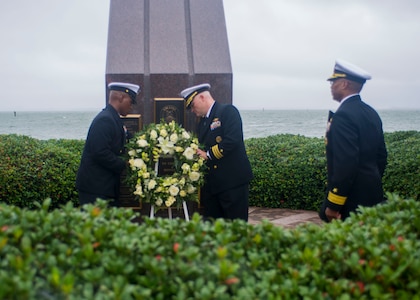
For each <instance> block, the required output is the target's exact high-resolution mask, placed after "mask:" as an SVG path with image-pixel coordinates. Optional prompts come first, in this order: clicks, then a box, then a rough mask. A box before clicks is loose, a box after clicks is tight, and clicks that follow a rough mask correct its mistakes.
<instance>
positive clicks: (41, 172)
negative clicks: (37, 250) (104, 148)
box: [0, 134, 84, 208]
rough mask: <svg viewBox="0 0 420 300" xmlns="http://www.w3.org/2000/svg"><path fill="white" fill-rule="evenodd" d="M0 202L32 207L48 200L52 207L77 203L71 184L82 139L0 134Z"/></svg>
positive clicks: (73, 186)
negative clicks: (52, 138) (49, 199)
mask: <svg viewBox="0 0 420 300" xmlns="http://www.w3.org/2000/svg"><path fill="white" fill-rule="evenodd" d="M0 145H1V147H0V157H1V160H0V202H5V203H8V204H14V205H17V206H20V207H29V208H33V207H34V203H35V202H36V201H38V202H42V201H43V200H44V199H46V198H51V199H52V207H59V206H60V205H63V204H65V203H67V202H68V201H72V202H74V203H75V204H77V203H78V201H79V200H78V194H77V190H76V186H75V179H76V172H77V169H78V168H79V163H80V158H81V153H82V150H83V146H84V141H83V140H64V139H61V140H47V141H45V140H37V139H34V138H31V137H28V136H22V135H15V134H11V135H0Z"/></svg>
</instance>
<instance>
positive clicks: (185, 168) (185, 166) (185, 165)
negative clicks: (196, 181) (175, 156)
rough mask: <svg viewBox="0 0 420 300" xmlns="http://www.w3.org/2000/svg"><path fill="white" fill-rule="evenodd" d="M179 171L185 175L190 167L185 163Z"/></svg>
mask: <svg viewBox="0 0 420 300" xmlns="http://www.w3.org/2000/svg"><path fill="white" fill-rule="evenodd" d="M181 169H182V173H183V174H187V173H188V172H189V171H190V165H189V164H187V163H183V164H182V166H181Z"/></svg>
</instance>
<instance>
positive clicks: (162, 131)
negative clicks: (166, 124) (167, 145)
mask: <svg viewBox="0 0 420 300" xmlns="http://www.w3.org/2000/svg"><path fill="white" fill-rule="evenodd" d="M159 135H160V136H162V137H167V136H168V132H167V131H166V129H161V130H160V132H159Z"/></svg>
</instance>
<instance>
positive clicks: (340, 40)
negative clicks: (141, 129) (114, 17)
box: [0, 0, 420, 110]
mask: <svg viewBox="0 0 420 300" xmlns="http://www.w3.org/2000/svg"><path fill="white" fill-rule="evenodd" d="M224 7H225V17H226V23H227V30H228V38H229V45H230V51H231V59H232V65H233V77H234V104H235V105H236V106H238V107H239V108H240V109H261V108H265V109H288V108H290V109H293V108H308V109H324V108H333V107H335V105H336V104H335V103H334V102H333V101H332V100H331V95H330V91H329V85H328V83H327V82H326V81H325V79H326V78H327V77H328V76H329V75H330V74H331V72H332V70H333V66H334V61H335V59H336V58H343V59H346V60H348V61H350V62H353V63H355V64H357V65H359V66H360V67H362V68H364V69H366V70H367V71H369V72H370V73H371V74H372V76H373V79H372V80H371V81H369V82H368V83H367V84H366V86H365V88H364V90H363V92H362V96H363V98H364V99H365V100H366V102H368V103H370V104H372V105H373V106H374V107H376V108H378V109H386V108H417V109H419V108H420V101H419V99H418V97H419V96H418V95H419V94H420V93H419V86H420V75H418V73H417V70H418V69H419V68H420V60H419V59H418V56H419V55H418V50H419V45H418V37H419V36H420V35H419V31H420V1H417V0H405V1H399V2H395V1H392V0H371V1H365V0H353V1H343V0H338V1H330V0H317V1H312V0H293V1H287V0H261V1H255V0H224ZM0 10H1V11H2V18H0V33H1V36H2V41H3V45H2V48H1V50H0V63H1V68H0V88H1V90H2V101H0V110H88V109H89V110H92V109H93V110H99V109H100V108H102V107H103V105H104V97H105V94H104V93H105V91H104V88H103V81H104V77H105V60H106V42H107V31H108V16H109V0H89V1H84V0H73V1H53V0H38V1H37V2H36V5H35V4H33V5H28V1H24V0H14V1H2V2H1V3H0Z"/></svg>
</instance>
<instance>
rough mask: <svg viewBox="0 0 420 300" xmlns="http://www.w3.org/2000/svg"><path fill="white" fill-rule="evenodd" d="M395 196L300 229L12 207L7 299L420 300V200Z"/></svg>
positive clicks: (1, 253)
mask: <svg viewBox="0 0 420 300" xmlns="http://www.w3.org/2000/svg"><path fill="white" fill-rule="evenodd" d="M390 198H391V200H390V201H389V202H388V203H386V204H384V205H381V206H378V207H376V208H366V209H362V210H361V212H362V213H361V214H359V215H352V216H351V218H349V219H347V220H346V221H345V222H336V221H335V222H333V223H331V224H325V225H323V226H322V227H320V226H317V225H314V224H309V225H302V226H300V227H297V228H296V229H293V230H290V229H283V228H280V227H275V226H273V225H272V224H271V223H268V222H264V223H263V224H261V225H256V226H253V225H249V224H247V223H245V222H243V221H235V222H225V221H223V220H218V221H216V222H215V223H213V224H211V223H207V222H203V221H202V220H201V219H200V217H199V216H198V215H197V214H196V215H194V217H193V219H192V221H191V222H186V221H184V220H182V219H175V220H168V219H159V218H158V219H153V220H150V219H148V220H146V222H145V223H143V224H141V225H137V224H134V223H132V222H131V221H130V219H131V218H133V216H134V215H133V213H132V212H131V211H130V210H126V209H116V208H114V209H107V208H105V204H104V203H103V202H100V203H99V205H98V206H85V209H84V210H83V211H80V210H78V209H75V208H73V207H72V205H71V203H69V204H67V206H66V207H64V208H63V209H61V210H53V211H51V212H48V210H49V207H48V206H49V204H48V202H44V204H43V206H42V207H41V208H40V209H38V210H32V211H30V210H26V209H20V208H17V207H13V206H7V205H4V204H2V205H1V206H0V298H1V299H12V298H13V299H419V296H418V290H419V288H420V280H419V278H420V252H419V251H418V249H419V247H420V240H419V233H420V202H416V201H414V200H401V199H399V198H398V197H395V196H393V197H390Z"/></svg>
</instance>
